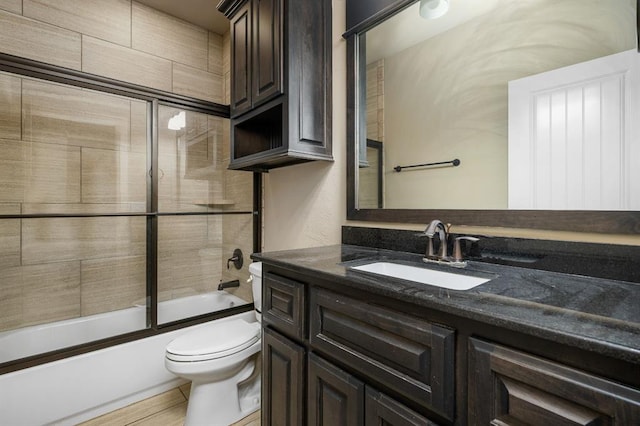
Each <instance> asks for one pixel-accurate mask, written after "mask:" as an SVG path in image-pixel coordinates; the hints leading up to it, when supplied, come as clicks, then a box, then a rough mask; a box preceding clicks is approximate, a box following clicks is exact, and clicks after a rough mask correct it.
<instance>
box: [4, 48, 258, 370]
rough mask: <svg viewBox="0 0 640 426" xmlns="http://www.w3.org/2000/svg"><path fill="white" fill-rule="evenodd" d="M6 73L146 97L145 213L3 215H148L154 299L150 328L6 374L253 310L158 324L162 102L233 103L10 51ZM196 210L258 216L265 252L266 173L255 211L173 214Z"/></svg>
mask: <svg viewBox="0 0 640 426" xmlns="http://www.w3.org/2000/svg"><path fill="white" fill-rule="evenodd" d="M0 71H3V72H8V73H12V74H15V75H17V76H21V77H31V78H36V79H40V80H43V81H49V82H55V83H62V84H65V85H68V86H70V87H78V88H84V89H91V90H94V91H97V92H101V93H105V94H112V95H118V96H124V97H127V98H130V99H136V100H140V101H145V102H146V103H147V153H146V156H147V170H148V171H149V173H147V182H146V212H145V213H102V214H101V213H97V214H96V213H86V214H24V215H0V219H39V218H90V217H146V235H147V237H146V253H147V254H146V268H147V271H146V283H147V284H146V286H147V290H146V292H147V297H148V298H149V300H150V303H149V304H147V328H145V329H141V330H138V331H134V332H130V333H126V334H122V335H116V336H113V337H109V338H106V339H102V340H96V341H91V342H87V343H83V344H80V345H76V346H71V347H67V348H64V349H58V350H55V351H51V352H46V353H42V354H37V355H33V356H29V357H26V358H20V359H17V360H14V361H9V362H6V363H3V364H0V375H1V374H5V373H9V372H13V371H17V370H22V369H25V368H29V367H33V366H36V365H40V364H45V363H48V362H52V361H56V360H60V359H64V358H68V357H71V356H76V355H80V354H84V353H88V352H92V351H95V350H99V349H104V348H107V347H110V346H115V345H119V344H122V343H127V342H131V341H134V340H139V339H143V338H145V337H150V336H154V335H157V334H160V333H166V332H169V331H173V330H177V329H180V328H185V327H189V326H192V325H195V324H200V323H203V322H207V321H212V320H215V319H218V318H222V317H226V316H230V315H234V314H237V313H241V312H247V311H251V310H253V305H252V304H251V303H250V302H248V303H247V304H245V305H240V306H235V307H232V308H228V309H225V310H222V311H217V312H213V313H209V314H204V315H199V316H195V317H189V318H185V319H183V320H178V321H174V322H171V323H167V324H161V325H158V322H157V309H158V308H157V306H158V303H157V302H158V291H157V268H158V246H157V245H158V240H157V236H158V234H157V232H158V217H160V216H166V215H168V214H167V213H159V212H158V176H157V175H158V174H157V173H154V172H153V171H154V170H158V107H159V105H167V106H171V107H176V108H181V109H186V110H189V111H193V112H198V113H203V114H208V115H213V116H216V117H221V118H226V119H229V118H230V110H229V105H222V104H218V103H214V102H208V101H203V100H200V99H196V98H192V97H188V96H183V95H177V94H173V93H170V92H165V91H162V90H157V89H152V88H147V87H144V86H140V85H136V84H133V83H127V82H123V81H120V80H115V79H112V78H108V77H102V76H98V75H94V74H89V73H85V72H82V71H77V70H71V69H68V68H64V67H60V66H56V65H51V64H46V63H43V62H39V61H35V60H31V59H26V58H22V57H18V56H14V55H9V54H6V53H0ZM196 214H198V215H212V216H213V215H240V214H244V215H247V214H250V215H252V219H253V233H252V236H253V251H254V252H258V251H260V248H261V245H262V234H261V230H262V226H261V224H262V175H261V174H260V173H255V172H254V173H253V206H252V210H251V211H234V212H205V213H170V215H176V216H177V215H181V216H186V215H196Z"/></svg>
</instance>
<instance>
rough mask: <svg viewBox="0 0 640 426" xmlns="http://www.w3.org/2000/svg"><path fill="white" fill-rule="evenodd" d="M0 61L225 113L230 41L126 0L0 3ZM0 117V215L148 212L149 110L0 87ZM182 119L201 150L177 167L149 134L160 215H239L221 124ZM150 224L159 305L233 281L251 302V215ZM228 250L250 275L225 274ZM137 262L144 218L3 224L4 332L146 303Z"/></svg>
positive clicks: (21, 81) (7, 82) (121, 101)
mask: <svg viewBox="0 0 640 426" xmlns="http://www.w3.org/2000/svg"><path fill="white" fill-rule="evenodd" d="M0 51H2V52H6V53H10V54H13V55H18V56H23V57H26V58H31V59H35V60H39V61H43V62H47V63H50V64H54V65H59V66H64V67H68V68H72V69H77V70H82V71H85V72H89V73H93V74H97V75H101V76H106V77H110V78H115V79H119V80H123V81H126V82H132V83H136V84H141V85H144V86H148V87H151V88H155V89H161V90H165V91H169V92H174V93H177V94H182V95H186V96H191V97H195V98H199V99H204V100H209V101H214V102H218V103H228V100H229V80H230V78H229V34H228V33H227V34H225V35H218V34H214V33H211V32H208V31H206V30H203V29H201V28H198V27H196V26H193V25H191V24H188V23H185V22H183V21H180V20H178V19H176V18H173V17H170V16H167V15H164V14H162V13H159V12H157V11H155V10H153V9H150V8H148V7H146V6H142V5H140V4H138V3H136V2H135V1H131V0H24V1H22V0H0ZM0 105H2V107H0V182H1V185H0V214H20V213H22V214H49V213H66V214H73V213H79V214H84V213H116V212H125V213H126V212H144V211H145V210H146V169H147V167H146V154H147V147H146V144H147V124H146V117H147V108H148V107H147V104H146V103H145V102H139V101H132V100H129V99H125V98H121V97H118V96H112V95H107V94H101V93H97V92H93V91H90V90H85V89H79V88H72V87H66V86H63V85H58V84H55V83H49V82H42V81H37V80H33V79H29V78H19V77H16V76H12V75H8V74H4V73H0ZM190 117H191V118H190V120H191V121H190V122H189V128H190V129H191V130H193V131H195V132H196V133H198V135H190V136H189V138H185V140H186V141H187V142H190V143H191V142H194V141H196V142H197V141H200V140H201V141H203V143H192V146H193V149H191V150H190V151H189V150H187V151H185V152H183V153H182V154H180V155H181V156H180V157H179V156H178V152H179V150H176V138H175V133H173V134H172V133H171V132H170V131H168V130H167V129H166V126H165V128H164V130H163V128H162V126H161V128H160V129H159V130H160V132H159V135H160V137H159V141H160V168H161V169H162V170H161V173H160V205H161V210H164V211H190V212H197V211H201V212H206V211H208V210H225V209H226V210H229V209H231V210H243V211H249V210H250V209H251V207H252V193H251V188H252V178H251V174H250V173H245V172H231V171H227V170H226V164H227V163H228V159H229V147H228V140H229V129H228V127H229V122H228V120H225V119H220V118H215V117H206V116H202V117H199V116H198V115H197V114H195V115H194V114H191V115H190ZM168 118H170V116H168V117H166V119H167V120H168ZM194 118H195V120H196V121H193V119H194ZM161 120H162V117H161ZM181 161H187V162H188V163H189V165H190V167H188V171H189V173H183V172H185V165H184V164H183V163H181ZM198 203H201V204H198ZM160 223H161V226H160V236H159V241H160V242H159V271H158V274H159V291H160V294H161V298H163V297H164V298H170V297H179V296H184V295H189V294H194V293H197V292H202V291H211V290H212V289H214V288H216V287H217V284H218V282H219V281H221V280H228V279H235V278H238V279H240V281H241V283H242V286H241V288H240V289H238V290H234V291H235V292H236V294H238V295H240V296H241V297H244V298H245V299H247V300H249V301H250V300H252V299H251V291H250V286H249V285H248V284H246V279H247V278H248V262H249V259H248V256H249V254H250V253H251V245H252V228H251V226H252V218H251V216H250V215H246V216H235V215H234V216H224V217H222V216H202V217H197V216H187V217H166V218H164V217H163V218H161V220H160ZM236 247H240V248H242V250H243V252H244V253H245V256H246V262H247V263H246V264H245V267H244V268H243V269H242V270H241V271H235V270H232V271H230V272H228V273H227V272H226V259H227V258H228V257H230V256H231V253H232V251H233V249H234V248H236ZM145 256H146V226H145V219H144V218H140V217H136V218H126V217H116V218H65V219H62V218H48V219H23V220H20V219H6V220H0V283H1V285H0V331H2V330H8V329H13V328H18V327H22V326H27V325H32V324H37V323H42V322H49V321H56V320H61V319H67V318H73V317H77V316H81V315H91V314H96V313H101V312H107V311H111V310H116V309H122V308H126V307H129V306H131V305H132V304H133V303H136V302H140V301H143V300H144V297H145V294H146V264H145V261H146V257H145Z"/></svg>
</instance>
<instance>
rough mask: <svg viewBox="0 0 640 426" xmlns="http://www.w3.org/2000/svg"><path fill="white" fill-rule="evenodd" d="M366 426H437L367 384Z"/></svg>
mask: <svg viewBox="0 0 640 426" xmlns="http://www.w3.org/2000/svg"><path fill="white" fill-rule="evenodd" d="M365 398H366V399H365V403H364V406H365V409H364V411H365V424H366V425H367V426H374V425H375V426H382V425H384V426H387V425H389V426H437V424H436V423H433V422H431V421H429V420H427V419H426V418H425V417H422V416H421V415H420V414H418V413H416V412H415V411H413V410H411V409H410V408H408V407H407V406H405V405H403V404H401V403H399V402H398V401H396V400H394V399H391V398H389V397H388V396H386V395H384V394H382V393H380V392H378V391H377V390H375V389H372V388H370V387H369V386H367V390H366V397H365Z"/></svg>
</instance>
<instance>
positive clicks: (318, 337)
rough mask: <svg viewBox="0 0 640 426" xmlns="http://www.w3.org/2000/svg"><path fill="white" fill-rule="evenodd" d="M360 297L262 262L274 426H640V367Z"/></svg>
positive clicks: (322, 279)
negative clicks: (638, 384)
mask: <svg viewBox="0 0 640 426" xmlns="http://www.w3.org/2000/svg"><path fill="white" fill-rule="evenodd" d="M355 287H356V286H355V285H354V287H353V288H352V287H350V286H348V285H345V284H344V283H335V282H332V281H331V279H327V278H326V276H323V275H321V274H314V273H312V272H301V271H299V266H297V265H296V266H294V267H293V270H292V269H288V268H284V267H281V266H276V265H271V264H269V263H268V262H266V261H265V260H263V321H262V323H263V327H264V331H265V338H264V341H265V343H264V348H265V349H264V354H263V362H264V365H263V371H264V376H263V380H264V383H265V384H264V387H263V390H264V392H265V393H264V394H263V406H262V410H263V424H264V425H265V426H268V425H280V424H291V422H290V420H285V419H293V418H296V419H298V421H300V422H301V423H298V424H308V425H311V426H314V425H394V426H404V425H423V426H433V425H436V424H439V425H461V426H462V425H478V426H484V425H494V426H507V425H524V424H527V425H536V426H538V425H539V426H546V425H592V426H594V425H601V426H607V425H608V426H615V425H640V389H638V386H637V383H638V379H637V377H638V371H639V370H638V366H637V363H631V364H629V363H627V362H621V361H620V360H615V359H612V358H610V357H607V356H602V355H597V354H594V353H592V352H590V351H589V350H588V348H587V349H585V348H578V347H575V346H572V345H568V344H566V343H560V342H555V341H549V340H544V339H540V338H539V337H535V336H532V335H530V334H527V333H524V332H522V331H518V332H515V331H513V330H510V329H509V328H508V326H505V327H499V326H489V325H487V324H484V323H482V322H479V321H476V320H471V319H468V318H463V317H460V316H457V315H452V314H448V313H444V312H440V311H437V310H435V309H426V308H425V307H423V306H417V305H414V304H412V303H411V302H410V301H406V300H404V301H400V300H396V299H393V298H392V297H389V295H388V294H387V295H385V296H381V295H380V294H375V293H372V292H368V291H367V290H366V289H362V288H355ZM294 405H295V407H294ZM287 416H288V417H287ZM300 419H301V420H300Z"/></svg>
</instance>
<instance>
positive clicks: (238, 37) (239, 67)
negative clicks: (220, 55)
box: [230, 1, 252, 116]
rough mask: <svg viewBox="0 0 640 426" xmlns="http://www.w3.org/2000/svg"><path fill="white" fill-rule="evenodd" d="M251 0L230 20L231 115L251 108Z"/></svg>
mask: <svg viewBox="0 0 640 426" xmlns="http://www.w3.org/2000/svg"><path fill="white" fill-rule="evenodd" d="M251 56H252V55H251V2H249V1H248V2H245V3H244V4H243V5H242V7H241V8H240V9H238V11H237V12H236V13H235V15H234V16H233V18H232V20H231V75H232V76H233V77H232V78H231V105H230V107H231V115H232V116H236V115H240V114H242V113H244V112H247V111H249V110H250V109H251V59H252V58H251Z"/></svg>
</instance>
